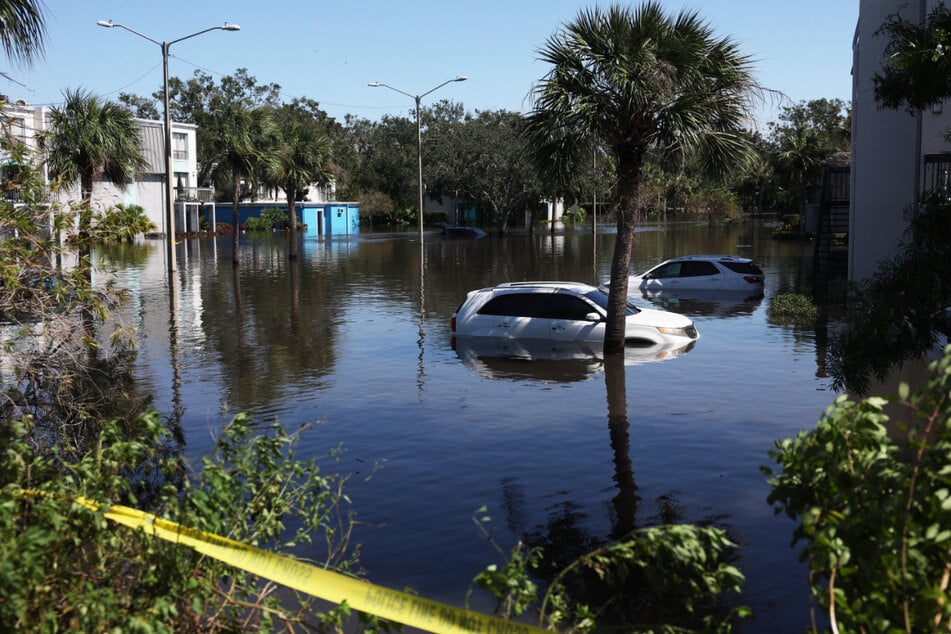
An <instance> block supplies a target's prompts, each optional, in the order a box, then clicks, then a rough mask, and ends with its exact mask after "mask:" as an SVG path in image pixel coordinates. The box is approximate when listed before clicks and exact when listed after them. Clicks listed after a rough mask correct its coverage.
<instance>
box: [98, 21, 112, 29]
mask: <svg viewBox="0 0 951 634" xmlns="http://www.w3.org/2000/svg"><path fill="white" fill-rule="evenodd" d="M96 24H98V25H99V26H104V27H106V28H107V29H111V28H112V27H114V26H115V24H113V23H112V20H99V21H98V22H96Z"/></svg>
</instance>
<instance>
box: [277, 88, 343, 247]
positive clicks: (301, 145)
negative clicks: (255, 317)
mask: <svg viewBox="0 0 951 634" xmlns="http://www.w3.org/2000/svg"><path fill="white" fill-rule="evenodd" d="M278 129H279V141H278V147H277V156H276V158H277V161H276V162H275V164H274V168H275V169H274V171H273V172H272V173H271V174H270V175H269V176H268V178H267V182H268V183H269V184H272V185H276V186H278V187H280V188H281V189H283V190H284V194H285V195H286V196H287V213H288V222H289V224H290V234H291V235H290V245H289V246H290V248H289V253H290V259H292V260H293V259H295V258H296V257H297V209H296V206H295V203H296V202H297V198H298V196H299V195H300V194H301V193H303V191H304V190H305V189H306V188H307V187H309V186H311V185H314V184H322V183H326V182H327V181H328V180H330V177H331V171H330V160H331V146H330V138H329V137H328V136H327V135H326V134H325V133H324V131H323V130H322V129H321V127H320V126H319V124H318V123H317V122H316V121H314V119H313V118H312V117H310V116H309V115H308V114H307V113H306V112H304V111H301V110H297V109H294V108H293V107H285V108H283V109H282V110H281V112H280V116H279V119H278Z"/></svg>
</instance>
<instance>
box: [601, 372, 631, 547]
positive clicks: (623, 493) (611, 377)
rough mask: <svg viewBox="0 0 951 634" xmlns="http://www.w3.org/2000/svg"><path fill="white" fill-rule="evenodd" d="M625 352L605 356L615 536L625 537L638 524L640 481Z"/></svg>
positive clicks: (612, 536)
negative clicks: (636, 471)
mask: <svg viewBox="0 0 951 634" xmlns="http://www.w3.org/2000/svg"><path fill="white" fill-rule="evenodd" d="M625 374H626V372H625V367H624V355H623V354H609V355H605V358H604V385H605V388H606V389H607V398H608V431H609V433H610V436H611V449H612V450H613V452H614V482H615V484H616V485H617V489H618V491H617V495H615V496H614V499H613V500H612V504H613V510H614V513H613V514H614V517H613V518H612V519H613V522H612V530H611V538H612V539H622V538H623V537H625V536H626V535H628V534H629V533H630V532H631V531H633V530H634V528H635V527H636V517H637V503H638V501H639V500H640V496H638V495H637V484H636V483H635V482H634V469H633V467H632V465H631V437H630V434H629V431H628V430H629V424H628V421H627V384H626V376H625Z"/></svg>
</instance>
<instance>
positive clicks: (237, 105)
mask: <svg viewBox="0 0 951 634" xmlns="http://www.w3.org/2000/svg"><path fill="white" fill-rule="evenodd" d="M212 117H213V118H214V119H215V121H214V125H215V129H217V130H218V131H219V135H218V136H217V137H216V138H215V140H214V141H213V150H212V155H211V159H210V160H211V163H212V164H214V165H215V169H214V171H213V174H214V175H215V176H219V175H223V174H227V175H228V176H230V178H231V185H232V187H233V192H234V193H233V198H232V205H231V211H232V214H233V215H232V229H233V231H232V235H233V240H234V242H233V247H234V253H233V254H232V263H233V264H234V265H235V266H237V265H238V263H239V261H240V259H239V256H238V244H239V241H238V234H239V233H240V231H239V229H240V216H239V207H240V202H241V181H242V179H245V180H248V181H249V182H251V181H253V180H254V179H259V178H261V177H262V176H263V175H264V174H269V173H272V172H273V171H274V169H275V164H276V162H277V159H276V156H275V152H274V150H275V147H276V139H277V138H276V132H277V129H276V127H275V124H274V118H273V117H272V116H271V111H270V110H269V109H267V108H265V107H252V106H250V105H248V104H247V103H245V102H243V101H236V102H232V103H231V104H228V105H227V106H224V107H222V108H220V109H218V110H217V111H215V112H214V113H212Z"/></svg>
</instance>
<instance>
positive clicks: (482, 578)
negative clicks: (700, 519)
mask: <svg viewBox="0 0 951 634" xmlns="http://www.w3.org/2000/svg"><path fill="white" fill-rule="evenodd" d="M478 512H479V513H480V514H482V515H481V516H480V517H478V518H476V520H475V521H476V524H477V525H479V528H480V530H481V531H482V533H483V536H485V537H486V538H487V539H489V541H490V542H491V541H492V540H491V537H490V534H489V532H488V530H487V528H486V526H487V524H488V523H489V521H490V518H489V517H488V516H485V515H484V513H485V508H482V509H479V511H478ZM492 543H493V545H495V544H494V542H492ZM734 546H735V545H734V544H733V543H731V542H730V541H729V540H728V539H727V538H726V535H725V534H724V532H723V531H722V530H720V529H717V528H713V527H697V526H690V525H666V526H657V527H652V528H645V529H641V530H637V531H634V532H633V533H632V534H631V535H629V536H628V537H627V538H625V539H623V540H621V541H618V542H616V543H612V544H609V545H606V546H603V547H601V548H597V549H595V550H593V551H591V552H589V553H587V554H585V555H582V556H581V557H579V558H578V559H576V560H575V561H573V562H572V563H570V564H569V565H567V566H566V567H564V568H563V569H562V570H560V571H558V573H557V574H556V575H555V576H554V577H553V578H552V579H551V580H550V582H549V583H548V587H547V590H545V592H544V594H542V593H541V588H539V586H538V585H537V584H536V583H535V582H534V581H533V578H534V576H537V575H538V571H539V569H540V567H541V565H542V561H543V559H544V558H545V556H544V553H543V549H542V548H540V547H533V548H527V547H526V546H525V545H523V544H519V545H518V546H516V547H515V548H514V549H513V550H512V552H511V553H510V555H509V556H508V557H507V558H506V559H507V560H506V562H505V564H504V565H503V566H502V567H499V566H497V565H491V566H488V567H487V568H486V569H485V570H484V571H483V572H481V573H480V574H479V575H478V576H476V578H475V580H474V583H475V584H476V585H478V586H479V587H480V588H482V589H484V590H487V591H488V592H490V593H491V594H492V595H493V596H494V597H495V598H496V600H497V601H498V607H497V611H498V612H500V613H501V614H502V615H503V616H505V617H506V618H511V617H513V616H518V615H521V614H524V613H526V612H528V611H529V610H531V609H535V610H537V612H538V616H537V621H538V625H539V626H541V627H557V628H559V631H563V632H571V633H576V632H589V631H592V630H594V628H595V626H596V625H597V626H598V627H602V628H603V627H608V626H610V625H612V624H623V626H624V631H626V632H645V633H646V632H730V631H732V627H733V621H734V620H735V619H737V618H744V617H747V616H749V615H750V611H749V610H748V609H747V608H743V607H737V608H729V607H726V606H725V605H722V604H721V601H722V599H723V595H726V594H732V593H739V592H740V586H741V584H742V582H743V575H742V573H740V571H739V570H738V569H737V568H735V567H734V566H732V565H730V564H729V563H727V562H726V561H725V559H726V557H727V555H728V553H729V552H730V551H731V550H732V549H733V548H734ZM495 547H496V550H497V551H498V552H499V553H502V551H501V549H499V548H498V546H495ZM596 620H597V623H596Z"/></svg>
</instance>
